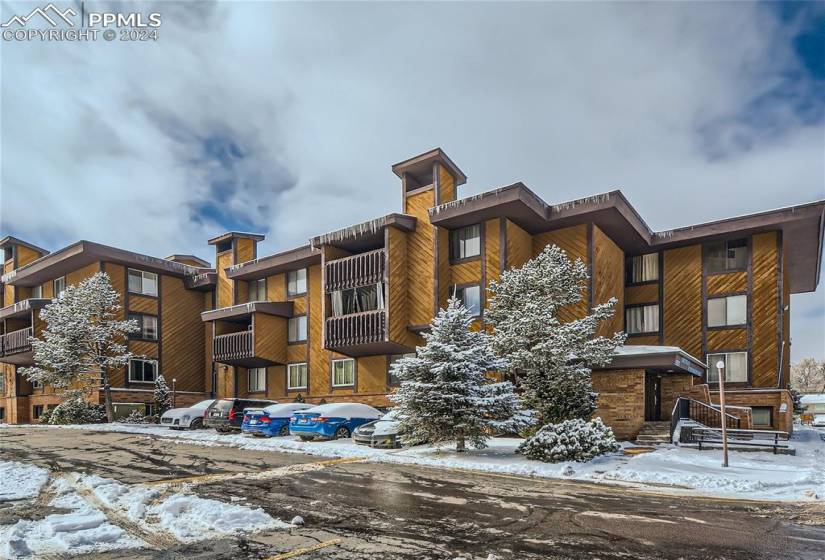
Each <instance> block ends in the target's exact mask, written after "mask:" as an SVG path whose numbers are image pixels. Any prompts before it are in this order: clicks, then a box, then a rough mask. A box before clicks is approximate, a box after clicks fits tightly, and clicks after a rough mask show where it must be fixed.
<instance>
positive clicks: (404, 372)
mask: <svg viewBox="0 0 825 560" xmlns="http://www.w3.org/2000/svg"><path fill="white" fill-rule="evenodd" d="M471 323H472V317H471V316H470V312H469V311H468V310H467V309H466V308H465V307H464V306H463V305H462V304H461V302H460V301H459V300H457V299H454V298H453V299H451V300H450V301H449V303H448V306H447V309H442V310H440V311H439V313H438V315H437V316H436V317H435V318H434V319H433V321H432V324H431V331H430V332H429V333H424V339H425V340H426V344H425V345H424V346H421V347H419V348H417V349H416V355H415V356H414V357H407V358H402V359H400V360H398V361H397V362H395V363H394V364H393V375H397V376H398V378H399V379H400V380H401V386H400V387H399V389H398V390H397V391H396V392H395V394H393V395H391V396H390V398H391V399H392V400H393V401H395V402H396V403H397V404H398V411H399V413H400V414H399V416H400V418H401V420H400V424H401V431H402V433H404V439H405V441H407V442H417V441H427V442H430V443H439V442H444V441H455V442H456V450H457V451H464V449H465V445H466V443H467V442H469V443H470V444H471V445H473V446H474V447H477V448H482V447H485V446H486V440H487V439H488V438H489V437H490V432H491V431H516V430H519V429H521V428H522V427H524V426H526V425H527V424H528V423H529V421H530V418H529V416H528V415H527V413H526V412H525V411H524V410H523V409H522V407H521V403H520V401H519V398H518V396H517V395H516V394H515V393H514V392H513V386H512V384H511V383H509V382H494V381H493V380H492V379H491V378H490V377H489V372H491V371H495V370H500V369H501V368H503V367H505V365H506V364H505V361H504V360H502V359H501V358H497V357H496V356H495V354H494V353H493V351H492V348H491V347H490V340H489V335H488V334H487V333H485V332H474V331H471V330H470V324H471Z"/></svg>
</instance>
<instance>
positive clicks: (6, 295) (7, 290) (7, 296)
mask: <svg viewBox="0 0 825 560" xmlns="http://www.w3.org/2000/svg"><path fill="white" fill-rule="evenodd" d="M12 270H14V261H13V260H11V259H9V260H7V261H6V262H4V263H3V274H8V273H9V272H11V271H12ZM12 303H16V302H15V301H14V286H12V285H11V284H4V285H3V305H4V306H7V305H11V304H12Z"/></svg>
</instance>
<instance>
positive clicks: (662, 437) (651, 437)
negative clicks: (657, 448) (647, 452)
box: [636, 434, 670, 443]
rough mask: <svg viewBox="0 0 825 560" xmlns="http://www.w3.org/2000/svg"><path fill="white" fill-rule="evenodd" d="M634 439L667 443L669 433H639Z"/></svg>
mask: <svg viewBox="0 0 825 560" xmlns="http://www.w3.org/2000/svg"><path fill="white" fill-rule="evenodd" d="M636 441H639V442H656V443H669V442H670V434H664V435H650V434H639V435H638V436H636Z"/></svg>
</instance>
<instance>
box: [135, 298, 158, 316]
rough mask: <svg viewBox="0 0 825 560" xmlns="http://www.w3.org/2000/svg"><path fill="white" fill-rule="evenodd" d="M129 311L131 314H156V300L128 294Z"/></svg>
mask: <svg viewBox="0 0 825 560" xmlns="http://www.w3.org/2000/svg"><path fill="white" fill-rule="evenodd" d="M129 311H131V312H133V313H147V314H149V315H157V314H158V300H157V298H153V297H147V296H139V295H137V294H129Z"/></svg>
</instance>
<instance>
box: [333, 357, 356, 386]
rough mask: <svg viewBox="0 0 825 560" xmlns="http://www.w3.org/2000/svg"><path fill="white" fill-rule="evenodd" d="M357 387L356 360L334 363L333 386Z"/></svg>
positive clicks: (334, 361)
mask: <svg viewBox="0 0 825 560" xmlns="http://www.w3.org/2000/svg"><path fill="white" fill-rule="evenodd" d="M353 385H355V360H353V359H352V358H349V359H347V360H333V361H332V386H333V387H352V386H353Z"/></svg>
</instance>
